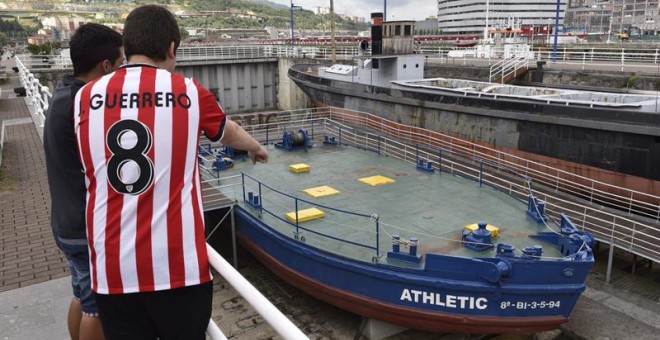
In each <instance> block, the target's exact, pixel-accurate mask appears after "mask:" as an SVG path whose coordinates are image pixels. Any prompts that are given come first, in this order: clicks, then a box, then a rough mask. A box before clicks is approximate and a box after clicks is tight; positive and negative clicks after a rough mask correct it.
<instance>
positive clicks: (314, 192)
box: [303, 185, 339, 198]
mask: <svg viewBox="0 0 660 340" xmlns="http://www.w3.org/2000/svg"><path fill="white" fill-rule="evenodd" d="M303 192H304V193H306V194H307V195H310V196H312V197H314V198H319V197H325V196H331V195H336V194H338V193H339V190H336V189H333V188H331V187H329V186H327V185H323V186H320V187H314V188H309V189H305V190H303Z"/></svg>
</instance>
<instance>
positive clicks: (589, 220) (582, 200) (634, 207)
mask: <svg viewBox="0 0 660 340" xmlns="http://www.w3.org/2000/svg"><path fill="white" fill-rule="evenodd" d="M269 115H271V118H272V119H271V120H269V121H268V122H266V123H263V124H254V125H247V126H245V127H246V129H247V130H248V131H250V132H251V133H254V135H255V136H256V137H257V138H260V140H262V141H266V140H275V139H277V138H278V137H277V134H278V131H280V130H281V129H282V128H284V127H290V126H293V127H295V128H297V127H305V126H306V127H307V128H310V127H314V129H315V134H316V135H320V134H330V135H333V136H336V137H337V138H338V139H339V140H341V143H342V144H344V143H346V144H350V145H353V146H356V147H359V148H363V149H367V150H372V151H375V152H378V153H379V154H382V155H386V156H391V157H395V158H398V159H401V160H403V161H406V162H410V163H414V162H416V161H417V160H418V159H419V158H418V157H422V158H425V159H429V160H435V159H438V157H439V156H438V155H445V156H444V157H442V156H440V157H441V159H440V161H439V162H438V164H441V165H439V166H435V168H436V169H439V170H441V171H443V172H450V173H457V174H460V175H461V176H462V177H466V178H471V179H474V180H476V181H479V182H480V183H484V184H486V185H489V186H492V187H494V188H496V189H498V190H500V191H503V192H506V193H508V194H510V195H512V196H514V197H516V198H518V199H521V200H526V197H527V195H529V194H530V192H529V188H528V184H527V182H528V181H531V183H533V194H534V195H535V196H536V197H538V198H540V199H542V200H545V201H546V212H547V214H548V215H549V216H550V217H551V219H555V220H559V214H560V213H562V212H563V213H565V214H567V215H568V216H569V217H570V218H571V219H572V220H573V221H575V222H576V224H578V225H581V229H583V230H586V231H588V232H590V233H592V234H593V235H594V236H595V237H596V238H597V239H598V240H599V241H603V242H605V243H609V244H612V245H614V246H616V247H619V248H621V249H624V250H626V251H629V252H631V253H633V254H636V255H640V256H642V257H645V258H648V259H651V260H653V261H660V226H659V225H658V221H659V219H658V218H659V211H660V197H658V196H654V195H651V194H647V193H642V192H638V191H634V190H630V189H626V188H622V187H617V186H614V185H609V184H607V183H603V182H599V181H595V180H592V179H589V178H586V177H582V176H578V175H575V174H571V173H569V172H566V171H563V170H560V169H556V168H552V167H550V166H547V165H544V164H541V163H538V162H533V161H529V160H526V159H524V158H521V157H518V156H515V155H511V154H506V153H504V152H501V151H498V150H495V149H490V148H487V147H484V146H481V145H478V144H475V143H470V142H466V141H463V140H460V139H458V138H454V137H450V136H446V135H442V134H440V133H437V132H433V131H430V130H425V129H420V128H415V127H411V126H406V125H403V124H398V123H395V122H392V121H388V120H386V119H383V118H380V117H377V116H374V115H371V114H367V113H362V112H356V111H351V110H344V109H338V108H331V107H326V108H321V109H316V110H296V111H288V112H283V113H278V114H276V115H273V114H272V113H271V114H269ZM236 118H240V116H239V117H236ZM649 201H654V202H656V203H655V204H652V203H649ZM601 204H606V205H607V206H608V207H609V208H607V209H606V208H604V207H603V206H601ZM631 215H637V216H636V218H633V217H632V216H631ZM641 217H643V218H641ZM644 220H646V221H648V222H644Z"/></svg>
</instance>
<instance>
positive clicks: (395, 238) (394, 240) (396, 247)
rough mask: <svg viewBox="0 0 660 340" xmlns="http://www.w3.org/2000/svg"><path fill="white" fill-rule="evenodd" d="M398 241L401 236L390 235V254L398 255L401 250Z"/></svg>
mask: <svg viewBox="0 0 660 340" xmlns="http://www.w3.org/2000/svg"><path fill="white" fill-rule="evenodd" d="M400 240H401V236H399V235H392V252H394V253H398V252H399V251H400V250H401V245H400V244H399V241H400Z"/></svg>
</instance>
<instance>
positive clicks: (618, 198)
mask: <svg viewBox="0 0 660 340" xmlns="http://www.w3.org/2000/svg"><path fill="white" fill-rule="evenodd" d="M324 112H325V114H326V115H329V118H332V119H333V120H335V121H340V122H345V123H347V124H348V125H350V126H356V127H362V128H365V129H368V130H374V131H378V132H379V133H380V134H381V135H386V136H392V137H393V138H395V139H396V140H400V141H403V142H406V143H411V144H420V145H428V146H429V147H430V148H433V149H437V148H443V149H447V150H449V151H452V152H456V153H462V154H465V155H467V156H468V157H470V158H472V159H484V160H487V161H488V162H489V164H493V165H494V166H496V167H498V168H500V169H508V170H510V171H514V172H516V173H521V174H524V175H525V176H526V177H528V178H530V179H533V180H534V181H535V182H536V183H538V184H543V185H545V186H547V187H549V188H551V189H553V190H555V191H562V192H567V193H571V194H573V195H575V196H576V197H579V198H580V199H583V200H585V201H587V202H590V203H594V204H599V205H603V206H608V207H612V208H613V209H616V210H619V211H621V212H622V213H624V214H629V215H636V216H638V217H640V218H645V219H647V220H649V222H655V223H658V222H660V196H657V195H653V194H649V193H645V192H641V191H637V190H632V189H628V188H624V187H620V186H616V185H612V184H609V183H605V182H601V181H596V180H593V179H591V178H587V177H584V176H580V175H576V174H573V173H571V172H568V171H565V170H561V169H558V168H555V167H552V166H550V165H546V164H543V163H539V162H535V161H531V160H528V159H525V158H522V157H520V156H516V155H513V154H509V153H506V152H502V151H500V150H497V149H492V148H489V147H487V146H483V145H480V144H477V143H472V142H469V141H465V140H462V139H459V138H456V137H452V136H449V135H445V134H442V133H440V132H435V131H431V130H427V129H422V128H417V127H414V126H408V125H405V124H400V123H395V122H391V121H388V120H386V119H384V118H381V117H378V116H375V115H372V114H369V113H364V112H356V111H351V110H344V109H338V108H327V109H325V111H324Z"/></svg>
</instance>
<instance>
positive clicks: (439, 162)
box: [438, 149, 442, 175]
mask: <svg viewBox="0 0 660 340" xmlns="http://www.w3.org/2000/svg"><path fill="white" fill-rule="evenodd" d="M441 173H442V149H438V175H439V174H441Z"/></svg>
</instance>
